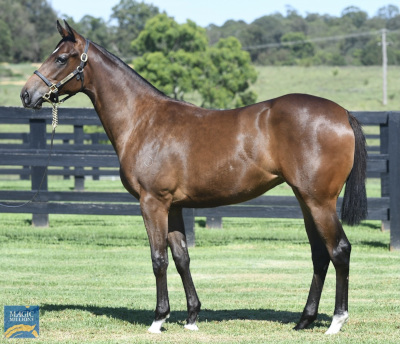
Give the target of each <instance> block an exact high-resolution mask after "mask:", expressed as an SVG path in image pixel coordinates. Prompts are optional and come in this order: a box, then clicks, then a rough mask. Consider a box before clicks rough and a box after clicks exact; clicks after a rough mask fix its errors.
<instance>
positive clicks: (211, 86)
mask: <svg viewBox="0 0 400 344" xmlns="http://www.w3.org/2000/svg"><path fill="white" fill-rule="evenodd" d="M206 56H207V58H205V59H202V69H203V75H202V76H201V82H199V85H198V92H199V93H200V94H201V96H202V98H203V102H202V106H205V107H217V108H228V107H232V106H235V107H239V106H245V105H249V104H253V103H255V102H256V100H257V94H255V93H254V92H253V91H249V90H248V88H249V86H250V84H251V83H254V82H255V81H256V79H257V73H256V71H255V69H254V67H253V66H252V65H251V60H250V55H249V53H248V52H246V51H244V50H242V46H241V44H240V42H239V40H238V39H237V38H235V37H228V38H222V39H220V40H219V41H218V43H217V44H216V45H215V46H213V47H211V48H210V49H209V50H208V52H207V54H206Z"/></svg>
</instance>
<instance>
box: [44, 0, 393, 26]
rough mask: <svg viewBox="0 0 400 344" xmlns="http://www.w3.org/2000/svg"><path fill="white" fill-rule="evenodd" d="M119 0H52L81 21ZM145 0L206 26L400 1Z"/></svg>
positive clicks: (371, 11)
mask: <svg viewBox="0 0 400 344" xmlns="http://www.w3.org/2000/svg"><path fill="white" fill-rule="evenodd" d="M119 2H120V0H108V1H106V0H95V1H83V0H68V1H65V0H49V3H51V4H52V7H53V9H54V10H56V11H57V12H58V14H59V15H60V16H61V15H63V14H66V15H68V16H70V17H72V18H73V19H74V20H75V21H79V20H80V19H81V18H82V17H83V16H84V15H86V14H89V15H91V16H93V17H101V18H103V19H104V20H105V21H106V22H107V21H108V20H109V19H110V15H111V13H112V8H113V7H114V6H115V5H117V4H118V3H119ZM144 2H145V3H148V4H153V5H155V6H157V7H158V8H159V9H160V10H161V11H165V12H166V13H167V14H168V15H169V16H171V17H174V18H175V20H176V21H177V22H178V23H184V22H186V20H187V19H191V20H193V21H194V22H195V23H196V24H198V25H200V26H203V27H205V26H207V25H209V24H215V25H218V26H221V25H222V24H224V23H225V22H226V21H227V20H229V19H234V20H244V21H245V22H247V23H251V22H252V21H253V20H254V19H257V18H259V17H262V16H263V15H268V14H273V13H276V12H280V13H282V14H286V12H287V8H288V6H290V7H291V8H294V9H295V10H296V11H297V12H298V13H299V14H301V15H303V16H304V15H306V14H307V13H319V14H330V15H332V16H340V15H341V13H342V11H343V9H345V8H346V7H348V6H356V7H359V8H360V9H361V10H363V11H366V12H367V13H368V15H369V16H370V17H371V16H374V15H375V14H376V12H377V11H378V9H379V8H381V7H383V6H386V5H388V4H394V5H398V1H395V0H387V1H385V0H333V1H332V0H330V1H327V0H325V1H324V0H283V1H281V0H264V1H263V0H201V1H194V0H145V1H144Z"/></svg>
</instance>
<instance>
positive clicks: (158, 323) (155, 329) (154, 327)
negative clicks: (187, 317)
mask: <svg viewBox="0 0 400 344" xmlns="http://www.w3.org/2000/svg"><path fill="white" fill-rule="evenodd" d="M168 318H169V314H168V315H167V317H166V318H165V319H161V320H154V321H153V323H152V324H151V326H150V327H149V329H148V330H147V331H148V332H150V333H161V327H162V325H163V324H164V323H165V320H167V319H168Z"/></svg>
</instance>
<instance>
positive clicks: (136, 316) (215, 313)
mask: <svg viewBox="0 0 400 344" xmlns="http://www.w3.org/2000/svg"><path fill="white" fill-rule="evenodd" d="M64 310H79V311H85V312H90V313H92V314H93V315H96V316H107V317H109V318H113V319H119V320H122V321H126V322H129V323H131V324H138V325H150V324H151V323H152V321H153V319H154V311H151V310H134V309H129V308H126V307H119V308H113V307H98V306H84V305H54V304H44V305H41V306H40V313H41V314H45V313H46V312H61V311H64ZM300 316H301V313H300V312H290V311H277V310H273V309H234V310H210V309H204V310H202V311H201V312H200V314H199V319H198V323H200V324H201V323H202V322H221V321H229V320H261V321H272V322H278V323H282V324H290V323H293V326H294V325H295V323H296V322H297V321H298V320H299V319H300ZM186 317H187V313H186V312H184V311H172V312H171V317H170V318H169V319H168V322H169V323H177V324H182V325H183V324H184V323H185V319H186ZM330 319H331V317H329V316H328V315H326V314H319V315H318V319H317V320H316V321H315V322H314V323H313V324H312V325H311V326H310V328H314V327H315V328H317V327H322V326H326V324H324V322H326V321H329V320H330Z"/></svg>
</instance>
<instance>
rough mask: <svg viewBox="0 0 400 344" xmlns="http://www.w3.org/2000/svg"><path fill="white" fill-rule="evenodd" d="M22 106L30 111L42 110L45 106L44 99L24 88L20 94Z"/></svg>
mask: <svg viewBox="0 0 400 344" xmlns="http://www.w3.org/2000/svg"><path fill="white" fill-rule="evenodd" d="M20 97H21V101H22V105H23V106H24V107H25V108H30V109H41V108H42V104H43V98H42V97H41V96H39V97H38V96H34V95H32V94H31V93H29V91H28V90H27V89H26V88H24V89H23V90H22V91H21V94H20Z"/></svg>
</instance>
